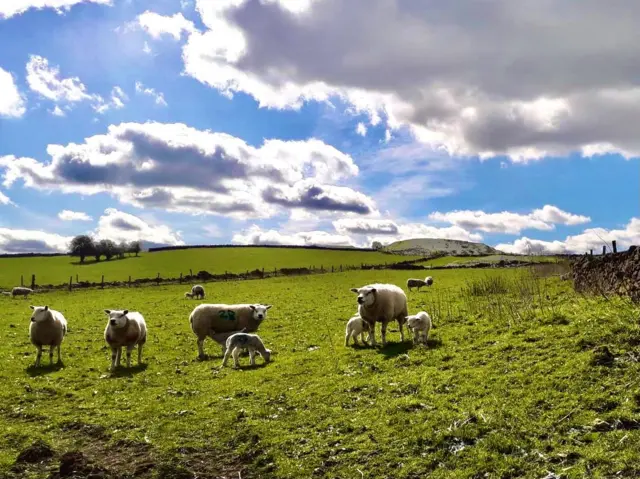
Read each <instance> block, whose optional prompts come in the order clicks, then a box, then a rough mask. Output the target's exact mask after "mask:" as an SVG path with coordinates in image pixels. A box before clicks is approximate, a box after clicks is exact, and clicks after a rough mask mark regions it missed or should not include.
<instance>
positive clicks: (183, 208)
mask: <svg viewBox="0 0 640 479" xmlns="http://www.w3.org/2000/svg"><path fill="white" fill-rule="evenodd" d="M47 152H48V153H49V155H50V156H51V161H50V162H46V163H45V162H39V161H36V160H35V159H32V158H16V157H13V156H5V157H0V170H1V169H4V175H3V180H4V185H5V186H10V185H12V184H13V183H14V182H16V181H18V180H22V181H23V182H24V184H25V185H26V186H27V187H33V188H40V189H49V190H62V191H63V192H66V193H82V194H96V193H109V194H112V195H114V196H115V197H117V198H118V199H119V200H120V201H122V202H124V203H128V204H132V205H135V206H138V207H155V208H162V209H165V210H169V211H176V212H187V213H191V214H219V215H227V216H233V217H238V218H242V219H247V218H266V217H271V216H273V215H275V214H276V213H277V212H278V211H279V210H281V209H282V208H283V207H284V208H299V209H306V210H313V211H336V212H354V213H357V214H371V215H375V214H377V210H376V209H375V208H376V207H375V204H374V202H373V200H371V199H370V198H368V197H367V196H365V195H364V194H362V193H360V192H357V191H355V190H352V189H351V188H347V187H345V186H339V185H338V184H337V183H339V182H340V181H342V180H346V179H349V178H352V177H354V176H356V175H357V174H358V172H359V170H358V167H357V166H356V164H355V163H354V162H353V159H352V158H351V157H350V156H349V155H346V154H344V153H342V152H340V151H339V150H337V149H335V148H334V147H332V146H330V145H327V144H325V143H323V142H321V141H319V140H315V139H311V140H307V141H280V140H266V141H265V142H264V143H263V145H262V146H260V147H259V148H256V147H253V146H250V145H247V144H246V143H245V142H244V141H242V140H241V139H238V138H235V137H233V136H230V135H227V134H223V133H213V132H210V131H200V130H196V129H194V128H190V127H188V126H186V125H184V124H180V123H177V124H164V123H152V122H148V123H144V124H139V123H123V124H120V125H112V126H110V127H109V129H108V132H107V134H105V135H96V136H93V137H90V138H87V139H85V142H84V143H82V144H75V143H70V144H68V145H67V146H62V145H49V146H48V148H47Z"/></svg>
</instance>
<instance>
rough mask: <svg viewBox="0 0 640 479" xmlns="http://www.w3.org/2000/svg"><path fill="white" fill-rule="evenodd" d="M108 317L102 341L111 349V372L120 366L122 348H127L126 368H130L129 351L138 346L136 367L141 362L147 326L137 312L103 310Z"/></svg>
mask: <svg viewBox="0 0 640 479" xmlns="http://www.w3.org/2000/svg"><path fill="white" fill-rule="evenodd" d="M104 312H105V313H107V315H108V316H109V321H108V323H107V327H106V328H105V330H104V339H105V341H106V342H107V344H108V345H109V347H110V348H111V371H113V370H115V369H116V367H118V366H120V356H121V354H122V348H123V347H125V348H127V367H128V368H130V367H131V351H133V349H134V348H135V347H136V346H138V365H140V364H141V362H142V347H143V346H144V344H145V343H146V342H147V324H146V323H145V320H144V318H143V317H142V315H141V314H140V313H138V312H137V311H129V310H127V309H125V310H111V309H105V310H104Z"/></svg>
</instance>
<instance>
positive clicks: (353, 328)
mask: <svg viewBox="0 0 640 479" xmlns="http://www.w3.org/2000/svg"><path fill="white" fill-rule="evenodd" d="M365 331H366V332H368V333H371V328H370V327H369V323H367V322H366V321H365V320H364V319H362V318H361V317H360V315H359V314H356V315H355V316H353V317H352V318H351V319H350V320H349V321H348V322H347V327H346V330H345V335H344V345H345V346H348V345H349V338H353V344H355V345H356V346H358V336H360V339H361V340H362V344H367V342H366V341H365V339H364V332H365Z"/></svg>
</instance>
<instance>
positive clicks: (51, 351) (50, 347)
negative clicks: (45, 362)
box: [49, 344, 55, 366]
mask: <svg viewBox="0 0 640 479" xmlns="http://www.w3.org/2000/svg"><path fill="white" fill-rule="evenodd" d="M54 348H55V346H54V345H53V344H52V345H51V346H49V365H50V366H51V365H53V349H54Z"/></svg>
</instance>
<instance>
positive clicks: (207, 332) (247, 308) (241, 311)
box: [189, 304, 271, 359]
mask: <svg viewBox="0 0 640 479" xmlns="http://www.w3.org/2000/svg"><path fill="white" fill-rule="evenodd" d="M269 309H271V305H270V304H269V305H262V304H200V305H198V306H196V307H195V308H194V309H193V311H192V312H191V314H190V315H189V323H190V324H191V330H192V331H193V332H194V334H195V335H196V336H197V338H198V357H199V358H200V359H204V358H206V355H205V353H204V341H205V339H206V338H207V337H210V338H211V339H213V340H214V341H216V342H218V343H219V344H222V345H223V350H224V349H225V347H224V343H221V341H220V339H221V334H223V333H238V332H240V331H242V330H244V331H245V332H247V333H252V332H254V331H257V330H258V327H259V326H260V324H261V323H262V322H263V321H264V320H265V319H267V310H269ZM222 337H224V335H223V336H222ZM225 341H226V338H225Z"/></svg>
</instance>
